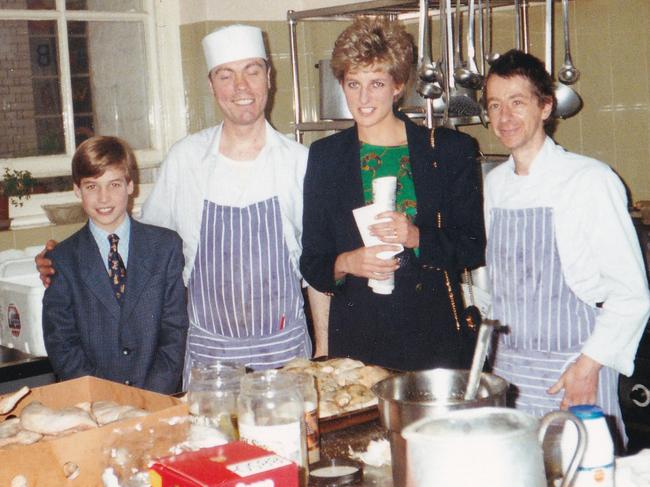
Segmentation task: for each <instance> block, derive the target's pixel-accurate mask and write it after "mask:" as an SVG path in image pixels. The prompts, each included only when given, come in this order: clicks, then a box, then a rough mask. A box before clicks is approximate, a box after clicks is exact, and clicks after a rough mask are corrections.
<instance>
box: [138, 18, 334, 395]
mask: <svg viewBox="0 0 650 487" xmlns="http://www.w3.org/2000/svg"><path fill="white" fill-rule="evenodd" d="M203 50H204V54H205V59H206V62H207V67H208V72H209V81H210V86H211V88H212V92H213V94H214V97H215V99H216V101H217V104H218V105H219V108H220V109H221V112H222V113H223V123H222V124H221V125H219V126H217V127H212V128H209V129H206V130H203V131H201V132H198V133H196V134H193V135H190V136H188V137H186V138H184V139H182V140H181V141H179V142H177V143H176V144H175V145H174V146H173V147H172V148H171V149H170V151H169V154H168V156H167V158H166V159H165V161H164V163H163V165H162V166H161V172H160V176H159V178H158V180H157V181H156V184H155V187H154V189H153V191H152V194H151V196H150V197H149V198H148V199H147V201H146V203H145V205H144V206H143V214H142V215H143V216H142V220H143V221H145V222H149V223H153V224H156V225H160V226H164V227H168V228H172V229H174V230H176V231H177V232H178V233H179V234H180V236H181V237H182V239H183V244H184V254H185V269H184V273H183V277H184V280H185V283H186V285H187V288H188V311H189V316H190V329H189V333H188V346H187V354H186V361H185V375H184V379H185V384H187V378H188V372H189V369H190V367H191V363H192V361H193V360H204V361H205V360H209V359H210V358H219V359H224V360H230V361H235V362H239V363H242V364H246V365H247V366H249V367H252V368H255V369H263V368H272V367H278V366H281V365H282V364H284V363H285V362H287V361H288V360H290V359H292V358H294V357H309V356H311V343H310V339H309V335H308V332H307V327H306V321H305V313H304V310H303V304H304V303H303V297H302V293H301V285H300V282H301V276H300V273H299V270H298V269H299V268H298V260H299V257H300V252H301V247H300V239H301V225H302V187H303V186H302V182H303V177H304V173H305V169H306V160H307V149H306V148H305V147H303V146H302V145H300V144H298V143H296V142H294V141H292V140H289V139H288V138H286V137H284V136H283V135H281V134H279V133H278V132H276V131H275V130H274V129H273V128H272V127H271V126H270V125H269V123H268V122H267V121H266V119H265V116H264V110H265V109H266V105H267V100H268V93H269V88H270V65H269V63H268V61H267V55H266V51H265V48H264V43H263V40H262V31H261V30H260V29H258V28H256V27H250V26H245V25H232V26H229V27H225V28H223V29H220V30H217V31H215V32H213V33H211V34H209V35H208V36H206V37H205V38H204V39H203ZM312 295H313V294H312V293H311V291H310V297H311V296H312ZM317 297H320V298H322V299H324V300H327V299H329V298H327V297H326V296H324V295H317ZM312 307H314V302H313V301H312ZM315 312H316V313H317V312H318V310H315ZM325 323H327V320H326V318H325ZM317 352H318V349H317ZM321 352H326V350H325V351H323V350H321Z"/></svg>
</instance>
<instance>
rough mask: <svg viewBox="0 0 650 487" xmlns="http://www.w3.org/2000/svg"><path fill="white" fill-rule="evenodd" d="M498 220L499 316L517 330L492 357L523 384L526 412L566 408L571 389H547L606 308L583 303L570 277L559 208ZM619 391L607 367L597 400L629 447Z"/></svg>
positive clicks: (503, 214) (493, 266) (495, 285)
mask: <svg viewBox="0 0 650 487" xmlns="http://www.w3.org/2000/svg"><path fill="white" fill-rule="evenodd" d="M490 218H491V224H490V230H489V235H488V244H487V263H488V271H489V276H490V284H491V286H492V315H493V317H494V318H495V319H497V320H499V321H500V322H501V324H502V325H505V326H507V327H508V328H509V332H508V333H507V334H505V333H502V334H500V335H499V340H498V344H497V348H496V353H494V354H492V355H493V367H494V373H495V374H496V375H498V376H501V377H503V378H504V379H506V380H507V381H508V382H510V383H511V384H514V385H515V386H516V389H517V391H516V394H517V396H516V399H515V404H516V407H517V408H518V409H523V410H525V411H527V412H529V413H531V414H533V415H535V416H543V415H544V414H546V413H548V412H550V411H553V410H557V409H559V407H560V402H561V401H562V395H563V392H559V393H558V394H555V395H550V394H547V393H546V390H547V389H548V388H549V387H551V386H552V385H553V384H555V382H557V380H558V379H559V377H560V375H561V374H562V372H563V371H564V370H565V369H566V367H567V366H569V365H570V364H571V363H572V362H573V361H575V360H576V359H577V358H578V356H579V355H580V351H581V349H582V346H583V344H584V343H585V341H586V340H587V338H588V337H589V336H590V335H591V333H592V331H593V329H594V325H595V322H596V316H597V314H598V309H597V308H595V307H593V306H589V305H588V304H586V303H584V302H583V301H581V300H580V298H578V297H577V296H576V295H575V293H574V292H573V291H572V290H571V288H569V286H568V285H567V283H566V281H565V279H564V274H563V272H562V263H561V261H560V256H559V253H558V250H557V244H556V239H555V227H554V225H553V209H552V208H525V209H503V208H494V209H492V210H491V213H490ZM617 390H618V373H617V372H616V371H615V370H613V369H610V368H608V367H603V368H602V369H601V371H600V376H599V383H598V399H597V402H598V405H599V406H600V407H601V408H602V409H603V410H604V411H605V414H607V415H609V418H610V424H611V426H613V427H615V429H616V430H618V432H617V433H618V434H614V437H615V440H617V441H618V442H619V444H620V442H621V440H622V441H623V442H624V443H623V444H626V443H627V437H626V435H625V428H624V426H623V421H622V418H621V410H620V406H619V403H618V392H617ZM619 435H620V437H618V438H616V437H617V436H619Z"/></svg>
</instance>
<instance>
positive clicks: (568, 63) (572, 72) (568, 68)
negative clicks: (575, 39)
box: [557, 0, 580, 85]
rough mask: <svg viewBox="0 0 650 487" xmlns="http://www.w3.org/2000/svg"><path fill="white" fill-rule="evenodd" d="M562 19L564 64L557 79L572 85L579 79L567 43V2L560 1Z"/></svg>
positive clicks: (566, 0) (564, 0) (568, 42)
mask: <svg viewBox="0 0 650 487" xmlns="http://www.w3.org/2000/svg"><path fill="white" fill-rule="evenodd" d="M562 17H563V26H564V64H563V65H562V67H561V68H560V71H559V72H558V73H557V77H558V79H559V80H560V81H561V82H562V83H564V84H566V85H572V84H573V83H575V82H576V81H578V79H579V78H580V71H578V69H577V68H576V67H575V66H574V65H573V61H572V60H571V47H570V41H569V0H562Z"/></svg>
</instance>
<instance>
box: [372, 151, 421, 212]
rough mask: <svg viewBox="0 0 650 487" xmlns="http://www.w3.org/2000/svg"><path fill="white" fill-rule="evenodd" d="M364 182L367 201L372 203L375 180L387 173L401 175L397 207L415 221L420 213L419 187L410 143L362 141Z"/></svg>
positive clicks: (398, 179) (398, 178) (398, 181)
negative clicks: (384, 144)
mask: <svg viewBox="0 0 650 487" xmlns="http://www.w3.org/2000/svg"><path fill="white" fill-rule="evenodd" d="M360 155H361V182H362V183H363V197H364V200H365V202H366V204H367V205H368V204H370V203H372V202H373V201H372V180H373V179H375V178H381V177H384V176H397V193H396V194H395V207H396V210H397V211H399V212H400V213H405V214H406V215H407V216H408V217H409V219H410V220H411V222H413V221H414V219H415V214H416V213H417V201H416V199H415V187H414V186H413V174H412V172H411V161H410V158H409V148H408V145H406V144H404V145H396V146H382V145H372V144H366V143H365V142H362V143H361V150H360Z"/></svg>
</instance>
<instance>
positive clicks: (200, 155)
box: [140, 122, 308, 285]
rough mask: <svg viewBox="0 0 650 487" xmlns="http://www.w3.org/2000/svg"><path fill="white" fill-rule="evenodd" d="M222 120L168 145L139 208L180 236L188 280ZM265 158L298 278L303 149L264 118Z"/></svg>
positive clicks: (151, 220)
mask: <svg viewBox="0 0 650 487" xmlns="http://www.w3.org/2000/svg"><path fill="white" fill-rule="evenodd" d="M222 126H223V124H220V125H218V126H216V127H211V128H208V129H205V130H202V131H200V132H197V133H195V134H192V135H188V136H187V137H185V138H183V139H181V140H180V141H178V142H176V143H175V144H174V145H173V146H172V148H171V149H170V150H169V153H168V154H167V157H166V158H165V160H164V161H163V163H162V165H161V167H160V173H159V175H158V179H157V181H156V184H155V185H154V188H153V190H152V192H151V194H150V195H149V197H148V198H147V201H146V202H145V203H144V205H143V207H142V217H141V219H140V220H141V221H143V222H145V223H151V224H153V225H158V226H161V227H166V228H170V229H172V230H175V231H176V232H178V234H179V235H180V236H181V238H182V239H183V254H184V256H185V268H184V269H183V280H184V281H185V284H186V285H187V283H188V281H189V278H190V275H191V274H192V269H193V268H194V259H195V256H196V249H197V246H198V244H199V237H200V232H201V217H202V210H203V201H204V199H205V198H206V196H207V195H208V194H209V193H208V187H207V186H208V182H209V181H210V180H211V178H212V173H213V172H214V169H215V167H216V162H217V158H218V151H219V141H220V139H221V130H222ZM262 153H263V154H265V156H266V163H267V164H269V165H272V166H273V177H274V179H275V181H274V186H275V188H277V197H278V200H279V203H280V212H281V216H282V230H283V236H284V240H285V242H286V244H287V248H288V249H289V256H290V260H291V266H292V269H293V272H294V273H295V274H296V277H298V278H300V270H299V259H300V254H301V252H302V247H301V237H302V188H303V179H304V177H305V171H306V169H307V153H308V151H307V148H306V147H304V146H302V145H301V144H298V143H297V142H294V141H293V140H290V139H288V138H287V137H285V136H283V135H282V134H280V133H279V132H277V131H276V130H274V129H273V127H271V125H270V124H269V123H268V122H266V144H265V146H264V148H263V149H262Z"/></svg>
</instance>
